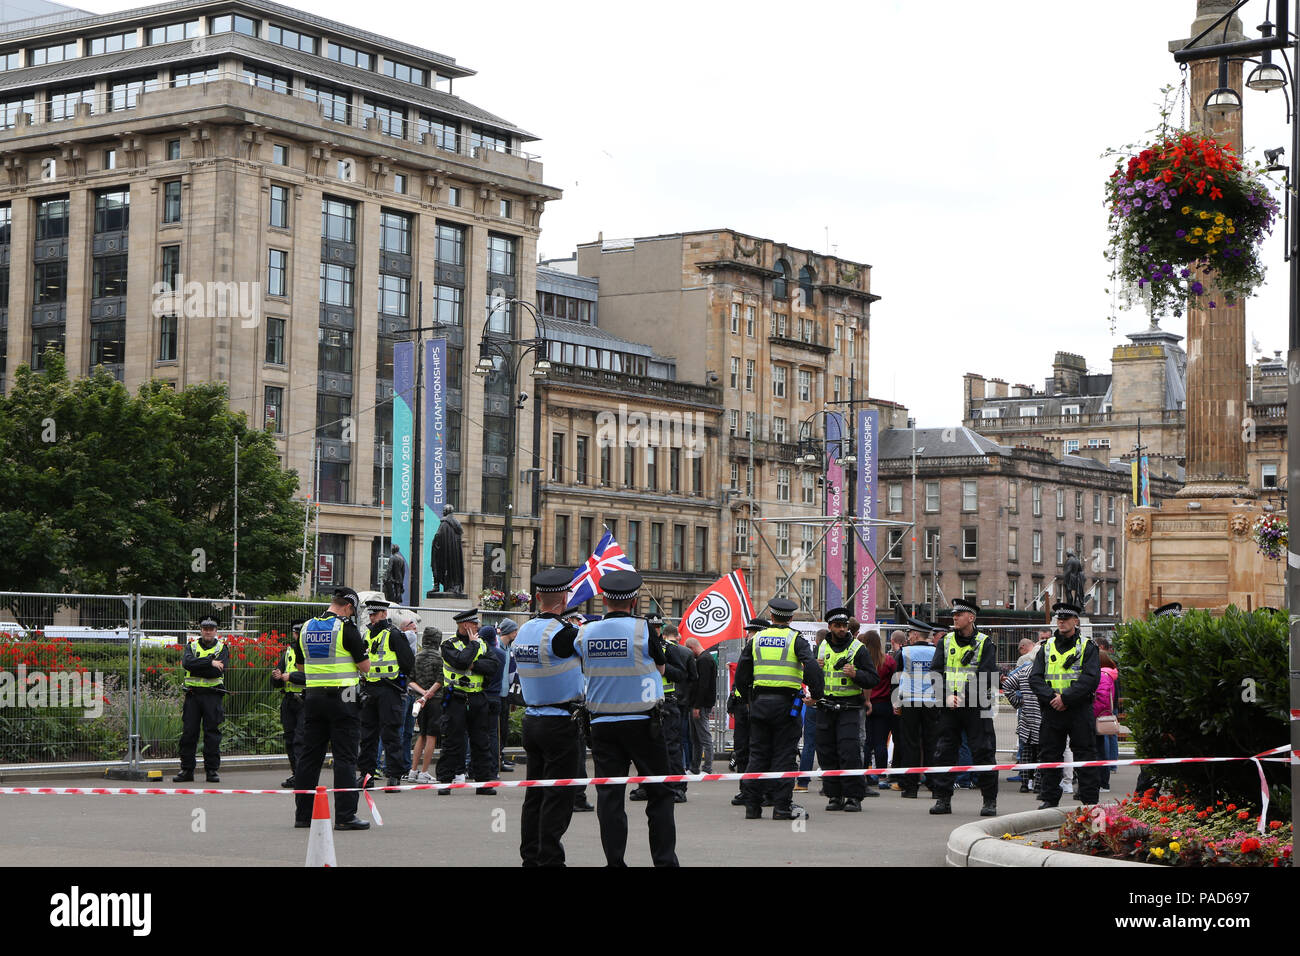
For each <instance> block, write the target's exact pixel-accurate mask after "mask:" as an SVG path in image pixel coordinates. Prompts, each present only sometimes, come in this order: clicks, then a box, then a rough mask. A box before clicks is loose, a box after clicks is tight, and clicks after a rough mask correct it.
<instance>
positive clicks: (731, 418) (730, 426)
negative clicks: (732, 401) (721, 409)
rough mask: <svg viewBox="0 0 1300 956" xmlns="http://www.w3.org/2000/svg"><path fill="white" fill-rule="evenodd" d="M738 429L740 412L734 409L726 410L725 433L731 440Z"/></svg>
mask: <svg viewBox="0 0 1300 956" xmlns="http://www.w3.org/2000/svg"><path fill="white" fill-rule="evenodd" d="M739 428H740V410H739V409H735V408H729V409H727V431H728V434H730V435H731V437H732V438H735V437H736V432H737V431H738V430H739Z"/></svg>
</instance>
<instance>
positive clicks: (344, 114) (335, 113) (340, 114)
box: [302, 80, 352, 124]
mask: <svg viewBox="0 0 1300 956" xmlns="http://www.w3.org/2000/svg"><path fill="white" fill-rule="evenodd" d="M302 98H303V99H305V100H308V101H309V102H312V103H319V104H320V108H321V113H322V114H323V115H324V117H325V118H326V119H327V120H334V122H336V123H348V124H350V123H351V122H352V97H351V95H350V94H349V93H348V91H347V90H344V89H340V88H338V87H334V86H329V85H327V84H325V83H318V82H317V81H315V80H307V81H306V82H305V83H304V84H303V87H302Z"/></svg>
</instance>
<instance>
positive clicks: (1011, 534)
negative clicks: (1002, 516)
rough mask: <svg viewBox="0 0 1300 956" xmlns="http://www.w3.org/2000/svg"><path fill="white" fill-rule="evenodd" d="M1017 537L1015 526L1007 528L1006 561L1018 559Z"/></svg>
mask: <svg viewBox="0 0 1300 956" xmlns="http://www.w3.org/2000/svg"><path fill="white" fill-rule="evenodd" d="M1018 538H1019V533H1018V529H1016V528H1008V529H1007V560H1008V561H1019V560H1020V555H1019V541H1018V540H1017V539H1018Z"/></svg>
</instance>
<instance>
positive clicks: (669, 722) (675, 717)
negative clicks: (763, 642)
mask: <svg viewBox="0 0 1300 956" xmlns="http://www.w3.org/2000/svg"><path fill="white" fill-rule="evenodd" d="M645 620H646V624H647V625H649V627H650V637H651V639H653V640H659V639H660V638H661V637H662V640H663V645H664V656H665V658H666V660H667V663H666V664H665V665H664V675H663V686H664V708H663V712H664V745H665V746H666V747H667V748H668V773H673V774H677V773H685V772H686V755H685V753H683V751H682V717H683V715H684V710H683V706H682V699H683V695H684V694H685V693H686V690H687V688H688V687H689V686H690V684H691V682H692V681H694V680H695V679H696V678H697V677H698V676H699V667H698V665H697V664H696V663H695V655H694V654H692V653H691V652H690V651H689V650H687V649H686V648H684V647H682V646H681V644H679V643H678V634H677V628H675V627H673V626H672V625H671V624H669V625H667V626H666V627H665V626H664V619H663V617H662V616H661V615H660V614H659V613H658V612H652V613H650V614H647V615H646V619H645ZM668 786H669V787H670V788H671V789H672V791H673V801H674V802H675V803H685V802H686V782H685V781H682V782H681V783H670V784H669V785H668ZM646 796H647V793H646V789H645V785H644V784H642V785H641V786H639V787H637V788H636V789H635V790H633V791H632V792H631V793H629V794H628V796H627V798H628V799H629V800H636V801H642V800H645V799H646Z"/></svg>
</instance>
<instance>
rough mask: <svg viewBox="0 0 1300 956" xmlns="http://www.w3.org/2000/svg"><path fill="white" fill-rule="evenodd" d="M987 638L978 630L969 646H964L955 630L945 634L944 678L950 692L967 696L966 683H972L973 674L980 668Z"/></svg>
mask: <svg viewBox="0 0 1300 956" xmlns="http://www.w3.org/2000/svg"><path fill="white" fill-rule="evenodd" d="M985 640H987V638H985V636H984V635H983V634H980V633H978V632H977V633H976V634H975V639H974V641H972V642H971V643H970V645H968V646H967V647H962V646H961V645H960V644H958V643H957V635H956V633H954V632H953V631H949V632H948V633H947V634H945V635H944V636H943V679H944V682H945V683H946V684H947V693H948V694H957V695H958V696H965V694H966V685H967V684H969V683H970V679H971V675H972V674H974V673H975V672H976V671H977V670H978V669H979V663H980V657H981V656H983V654H984V641H985ZM972 651H973V653H971V652H972ZM963 661H965V662H966V663H963Z"/></svg>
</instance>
